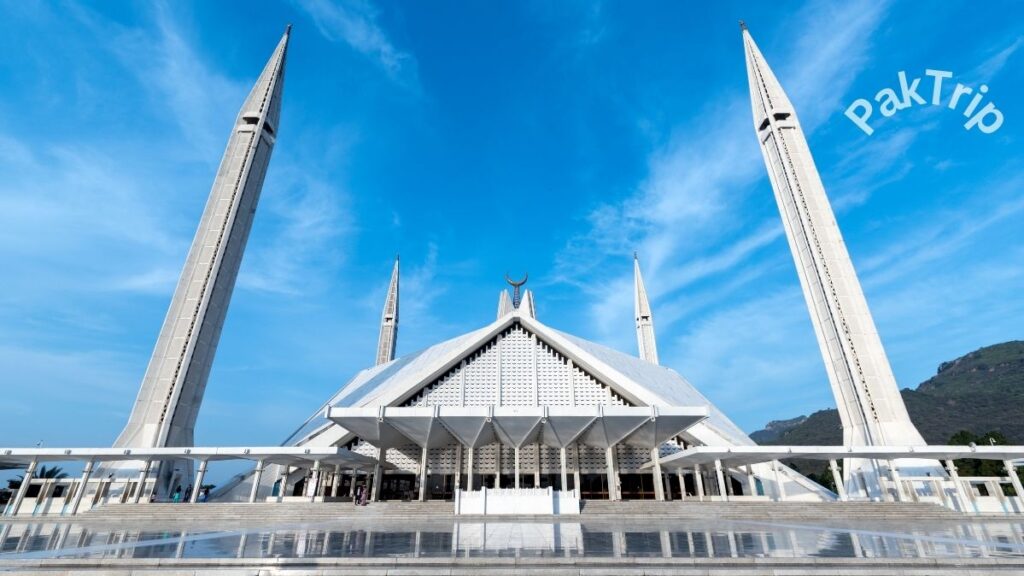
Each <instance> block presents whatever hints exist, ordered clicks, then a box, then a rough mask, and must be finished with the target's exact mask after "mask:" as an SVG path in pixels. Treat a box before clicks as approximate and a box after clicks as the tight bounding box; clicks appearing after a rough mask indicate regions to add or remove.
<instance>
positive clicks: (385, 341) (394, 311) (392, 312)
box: [377, 256, 398, 366]
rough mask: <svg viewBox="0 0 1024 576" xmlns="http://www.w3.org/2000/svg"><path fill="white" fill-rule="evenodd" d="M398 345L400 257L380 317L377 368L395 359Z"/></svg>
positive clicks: (396, 258) (392, 274)
mask: <svg viewBox="0 0 1024 576" xmlns="http://www.w3.org/2000/svg"><path fill="white" fill-rule="evenodd" d="M397 344H398V256H395V268H394V269H393V270H392V271H391V283H390V284H388V295H387V297H386V298H385V299H384V312H383V313H382V314H381V316H380V337H379V338H378V339H377V366H380V365H381V364H387V363H388V362H391V361H392V360H394V359H395V346H396V345H397Z"/></svg>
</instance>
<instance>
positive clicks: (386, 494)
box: [380, 474, 419, 501]
mask: <svg viewBox="0 0 1024 576" xmlns="http://www.w3.org/2000/svg"><path fill="white" fill-rule="evenodd" d="M383 480H384V481H383V482H381V486H380V498H381V500H405V501H409V500H415V499H416V498H418V497H419V494H418V493H417V492H416V475H415V474H385V475H384V479H383Z"/></svg>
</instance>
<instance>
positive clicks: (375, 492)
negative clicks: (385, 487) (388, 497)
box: [365, 447, 388, 502]
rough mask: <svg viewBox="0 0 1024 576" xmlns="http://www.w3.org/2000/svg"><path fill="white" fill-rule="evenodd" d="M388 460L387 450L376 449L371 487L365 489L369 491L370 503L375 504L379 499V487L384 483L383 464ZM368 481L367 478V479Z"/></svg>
mask: <svg viewBox="0 0 1024 576" xmlns="http://www.w3.org/2000/svg"><path fill="white" fill-rule="evenodd" d="M387 458H388V449H387V448H383V447H378V448H377V463H376V464H374V465H373V487H372V488H371V487H370V486H367V487H366V488H365V489H366V490H369V491H370V498H369V500H370V501H371V502H377V501H378V500H379V499H380V487H381V484H382V483H383V482H384V478H383V476H384V466H383V462H384V461H385V460H387ZM367 480H369V478H367Z"/></svg>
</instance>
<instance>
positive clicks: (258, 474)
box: [249, 459, 263, 504]
mask: <svg viewBox="0 0 1024 576" xmlns="http://www.w3.org/2000/svg"><path fill="white" fill-rule="evenodd" d="M262 479H263V459H260V460H258V461H257V462H256V469H255V470H253V473H252V490H250V491H249V503H250V504H252V503H253V502H255V501H256V496H257V495H258V493H259V491H260V480H262Z"/></svg>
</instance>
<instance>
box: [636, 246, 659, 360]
mask: <svg viewBox="0 0 1024 576" xmlns="http://www.w3.org/2000/svg"><path fill="white" fill-rule="evenodd" d="M633 310H634V311H635V316H636V343H637V347H638V348H639V351H640V358H642V359H644V360H647V361H648V362H650V363H651V364H657V363H658V344H657V342H655V340H654V316H653V315H652V314H651V302H650V300H649V299H648V298H647V288H645V287H644V278H643V276H641V275H640V259H639V258H638V257H637V255H636V253H635V252H634V253H633Z"/></svg>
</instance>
